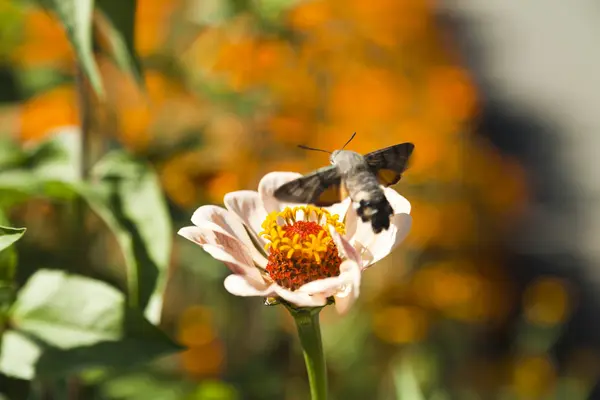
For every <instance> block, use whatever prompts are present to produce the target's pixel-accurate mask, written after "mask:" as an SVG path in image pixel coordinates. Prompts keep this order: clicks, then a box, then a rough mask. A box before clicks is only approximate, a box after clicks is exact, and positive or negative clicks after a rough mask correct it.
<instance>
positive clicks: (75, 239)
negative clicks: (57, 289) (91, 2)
mask: <svg viewBox="0 0 600 400" xmlns="http://www.w3.org/2000/svg"><path fill="white" fill-rule="evenodd" d="M75 82H76V85H77V87H76V90H77V105H78V111H79V121H80V130H81V132H80V136H79V137H80V142H79V155H80V159H79V161H80V165H79V179H80V180H81V181H82V182H86V181H87V180H88V178H89V171H90V163H91V160H90V159H91V154H90V153H91V117H92V116H91V112H92V106H91V97H90V95H91V90H90V85H89V82H88V80H87V77H86V75H85V72H84V71H83V68H82V67H81V65H80V64H79V62H77V64H76V80H75ZM85 217H86V205H85V202H84V200H83V199H82V198H81V197H78V198H76V199H75V201H74V203H73V212H72V215H71V218H72V221H71V232H72V244H73V248H72V249H73V250H72V256H73V263H72V265H73V268H74V269H75V271H76V272H79V273H82V272H85V269H86V266H87V257H88V243H87V232H86V227H85Z"/></svg>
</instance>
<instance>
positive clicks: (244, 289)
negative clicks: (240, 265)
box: [223, 274, 273, 297]
mask: <svg viewBox="0 0 600 400" xmlns="http://www.w3.org/2000/svg"><path fill="white" fill-rule="evenodd" d="M223 285H224V286H225V289H226V290H227V291H228V292H229V293H231V294H233V295H235V296H244V297H247V296H265V297H266V296H269V295H271V294H272V293H273V290H272V288H271V285H267V284H266V283H265V285H264V287H263V288H261V287H257V286H255V285H254V284H253V283H251V282H249V281H248V280H247V279H246V278H245V277H243V276H241V275H236V274H233V275H229V276H228V277H227V278H225V281H224V282H223Z"/></svg>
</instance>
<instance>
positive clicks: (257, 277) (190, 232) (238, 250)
mask: <svg viewBox="0 0 600 400" xmlns="http://www.w3.org/2000/svg"><path fill="white" fill-rule="evenodd" d="M178 234H179V235H181V236H183V237H185V238H186V239H188V240H190V241H192V242H194V243H196V244H198V245H200V246H201V247H202V249H203V250H204V251H206V252H207V253H208V254H210V255H211V256H212V257H213V258H214V259H216V260H219V261H221V262H223V263H225V265H226V266H227V267H228V268H229V269H230V270H231V271H232V272H233V273H235V274H241V275H244V276H247V277H248V278H249V279H250V280H252V282H254V283H255V284H257V285H261V284H262V283H263V282H264V280H263V278H262V276H261V274H260V271H259V270H258V269H257V268H256V267H255V265H254V263H253V261H252V257H251V256H250V254H249V253H248V249H247V248H246V246H244V245H243V244H242V243H241V242H240V241H239V240H237V239H236V238H234V237H231V236H229V235H227V234H223V233H220V232H218V231H212V230H210V229H204V228H199V227H197V226H186V227H184V228H181V229H180V230H179V232H178Z"/></svg>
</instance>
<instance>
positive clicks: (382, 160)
mask: <svg viewBox="0 0 600 400" xmlns="http://www.w3.org/2000/svg"><path fill="white" fill-rule="evenodd" d="M353 137H354V136H353ZM413 149H414V145H413V144H412V143H401V144H397V145H394V146H390V147H386V148H384V149H380V150H376V151H374V152H371V153H368V154H366V155H364V156H363V155H361V154H359V153H356V152H354V151H349V150H343V149H342V150H336V151H334V152H333V153H331V156H330V157H329V161H330V162H331V165H330V166H328V167H323V168H319V169H318V170H316V171H313V172H312V173H310V174H307V175H304V176H302V177H300V178H298V179H295V180H293V181H291V182H287V183H285V184H283V185H281V186H280V187H279V188H277V190H275V192H274V196H275V197H276V198H277V199H279V200H281V201H287V202H291V203H310V204H315V205H317V206H320V207H327V206H330V205H332V204H334V203H337V202H339V201H341V199H343V198H344V197H346V196H349V197H350V198H351V199H352V201H353V203H355V205H356V212H357V214H358V216H359V217H360V218H361V220H362V221H363V222H368V221H370V222H371V227H372V228H373V231H374V232H375V233H379V232H381V231H382V230H384V229H388V228H389V227H390V217H391V216H392V215H393V213H394V210H393V209H392V206H391V205H390V203H389V201H388V200H387V198H386V197H385V192H384V191H383V188H382V185H383V186H390V185H394V184H396V183H397V182H398V181H399V180H400V179H401V176H402V173H403V172H404V170H405V169H406V168H407V165H408V159H409V157H410V155H411V154H412V151H413Z"/></svg>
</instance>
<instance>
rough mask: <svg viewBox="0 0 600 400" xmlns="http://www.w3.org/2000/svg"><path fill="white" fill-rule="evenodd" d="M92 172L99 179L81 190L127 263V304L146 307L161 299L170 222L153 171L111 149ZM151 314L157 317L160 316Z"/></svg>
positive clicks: (167, 260) (143, 164) (169, 236)
mask: <svg viewBox="0 0 600 400" xmlns="http://www.w3.org/2000/svg"><path fill="white" fill-rule="evenodd" d="M92 176H93V177H94V178H95V179H97V180H98V182H97V184H96V186H95V187H90V188H88V190H84V191H83V192H82V194H83V196H84V197H85V198H86V199H87V201H88V203H89V204H90V207H91V208H92V209H93V210H94V211H95V212H96V213H97V214H98V215H99V216H100V217H101V218H102V219H104V221H105V222H106V224H107V225H108V227H109V228H110V229H111V230H112V232H113V233H114V235H115V236H116V238H117V241H118V242H119V245H120V246H121V250H122V251H123V255H124V258H125V263H126V265H127V272H128V274H127V280H128V289H129V296H130V305H132V306H133V307H139V308H141V309H144V308H145V307H146V306H147V305H148V302H149V301H150V298H151V296H152V297H153V301H154V302H156V301H159V302H160V303H161V299H162V292H163V290H164V286H165V275H166V270H167V267H168V264H169V259H170V253H171V240H172V226H171V219H170V217H169V213H168V210H167V204H166V200H165V198H164V196H163V194H162V192H161V190H160V184H159V180H158V177H157V176H156V173H155V172H154V171H153V170H152V168H151V167H150V166H149V165H148V164H146V163H144V162H141V161H138V160H136V159H134V158H133V157H131V156H130V155H128V154H127V153H125V152H122V151H115V152H113V153H109V154H107V155H106V156H105V157H104V158H103V159H102V160H100V162H99V163H98V164H97V165H96V166H95V167H94V169H93V171H92ZM153 293H154V296H153ZM151 308H152V309H153V310H160V309H161V308H162V307H159V306H158V307H157V306H156V305H154V306H153V307H151ZM149 318H150V319H151V320H152V321H153V322H158V318H159V316H158V315H152V316H149Z"/></svg>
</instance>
